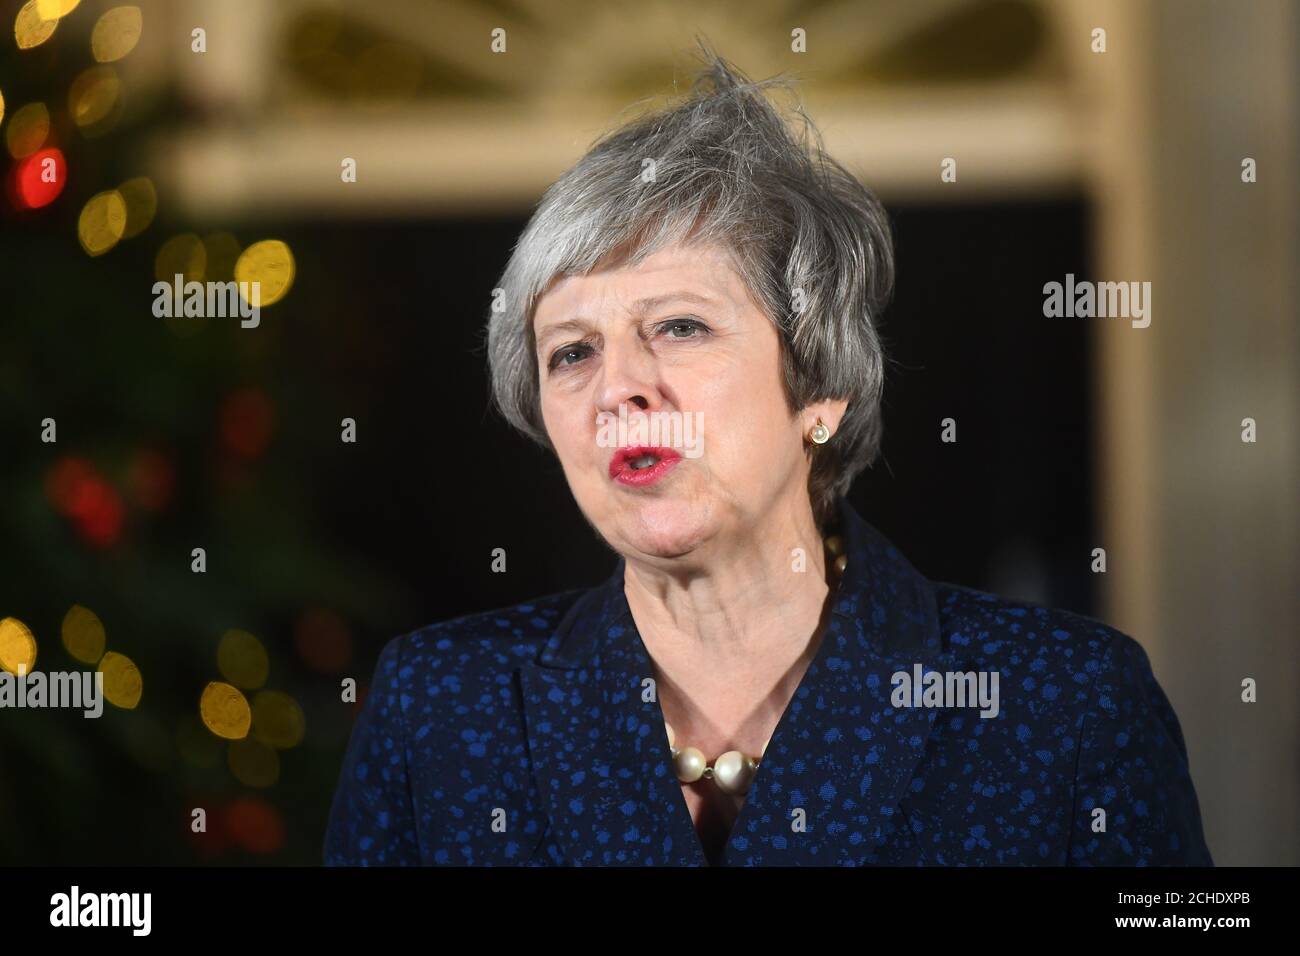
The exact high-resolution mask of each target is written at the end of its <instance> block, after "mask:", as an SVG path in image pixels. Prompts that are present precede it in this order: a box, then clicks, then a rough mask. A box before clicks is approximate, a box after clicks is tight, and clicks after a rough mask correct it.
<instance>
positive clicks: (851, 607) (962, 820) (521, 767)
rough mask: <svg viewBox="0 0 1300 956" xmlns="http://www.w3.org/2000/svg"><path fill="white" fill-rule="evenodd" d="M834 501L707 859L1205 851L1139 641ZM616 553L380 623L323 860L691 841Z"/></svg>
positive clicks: (689, 849)
mask: <svg viewBox="0 0 1300 956" xmlns="http://www.w3.org/2000/svg"><path fill="white" fill-rule="evenodd" d="M840 520H841V534H842V535H843V536H844V538H845V541H846V547H847V552H848V567H847V569H846V571H845V573H844V575H843V576H842V578H841V582H840V587H839V591H838V593H837V595H836V597H835V599H834V600H835V604H834V610H833V614H832V616H831V619H830V623H829V625H828V629H827V631H826V633H825V636H824V638H823V640H822V643H821V646H820V647H819V648H818V650H817V654H816V657H815V659H814V661H813V662H812V664H811V665H810V666H809V668H808V670H807V672H806V673H805V675H804V677H803V680H802V682H801V683H800V685H799V687H798V690H797V691H796V693H795V695H794V697H793V699H792V700H791V701H790V704H789V706H788V707H787V709H786V711H785V713H784V714H783V715H782V717H781V720H780V722H779V723H778V725H777V727H776V730H775V732H774V734H773V735H772V739H771V742H770V743H769V745H768V749H767V751H766V753H765V754H764V756H763V759H762V762H761V763H760V764H759V768H758V772H757V774H756V775H755V777H754V780H753V784H752V786H751V788H750V790H749V793H748V797H747V799H746V801H745V803H744V806H743V808H742V810H741V812H740V815H739V816H738V817H737V819H736V821H735V824H734V826H733V827H732V830H731V834H730V836H729V838H728V841H727V844H726V848H725V851H724V853H723V857H722V864H723V865H727V866H792V865H814V866H841V865H848V866H856V865H870V864H884V865H941V866H954V865H973V866H978V865H998V864H1002V865H1049V866H1063V865H1102V866H1143V865H1206V866H1208V865H1212V861H1211V859H1210V853H1209V850H1208V849H1207V847H1206V844H1205V838H1204V836H1203V834H1202V829H1201V818H1200V809H1199V807H1198V804H1197V799H1196V793H1195V790H1194V789H1193V786H1192V781H1191V778H1190V775H1189V772H1188V763H1187V753H1186V747H1185V745H1184V743H1183V737H1182V732H1181V730H1180V728H1179V724H1178V719H1177V717H1176V716H1175V715H1174V711H1173V709H1172V708H1171V706H1170V704H1169V701H1168V699H1167V698H1166V696H1165V694H1164V692H1163V691H1162V690H1161V688H1160V686H1159V684H1157V682H1156V679H1155V677H1154V676H1153V674H1152V672H1151V666H1150V662H1149V660H1148V658H1147V655H1146V653H1145V652H1144V651H1143V650H1142V648H1141V647H1140V646H1139V645H1138V644H1137V642H1135V641H1134V640H1133V639H1132V638H1130V637H1128V636H1126V635H1124V634H1122V633H1120V632H1119V631H1117V630H1115V629H1114V628H1111V627H1108V626H1106V625H1105V624H1102V623H1100V622H1098V621H1095V620H1092V619H1090V618H1086V617H1082V616H1080V615H1076V614H1072V613H1069V612H1066V611H1059V610H1050V609H1047V608H1043V607H1039V606H1036V605H1032V604H1023V603H1018V602H1014V601H1008V600H1004V599H1002V598H998V597H995V596H993V595H990V594H985V593H982V592H979V591H974V590H971V589H968V588H964V587H958V586H955V585H951V584H943V583H936V582H931V581H928V580H927V579H926V578H924V577H922V576H921V575H920V574H919V573H918V572H917V571H916V570H915V569H914V568H913V567H912V566H911V565H910V564H909V563H908V561H907V560H906V559H905V558H904V557H903V556H902V555H901V554H900V553H899V552H898V551H897V550H896V549H895V548H894V547H893V545H891V544H890V543H889V541H888V540H886V539H885V538H884V537H883V536H882V535H881V534H880V532H878V531H876V530H875V529H874V528H872V527H871V526H870V525H869V524H867V523H866V522H865V521H864V520H863V519H862V518H861V517H860V516H859V515H858V514H857V513H856V511H854V510H853V508H852V507H851V506H850V505H849V504H848V502H847V501H841V503H840ZM623 568H624V565H623V561H622V560H620V561H619V562H618V565H617V567H616V569H615V571H614V573H613V574H612V575H611V577H610V578H609V580H608V581H607V582H606V583H605V584H603V585H601V586H599V587H596V588H592V589H589V590H575V591H568V592H564V593H561V594H555V595H551V596H548V597H544V598H540V599H538V600H534V601H529V602H527V603H525V604H519V605H516V606H514V607H510V608H506V609H503V610H499V611H490V612H485V613H479V614H471V615H469V616H466V617H462V618H459V619H457V620H453V621H448V622H445V623H441V624H435V625H433V626H430V627H426V628H423V629H421V630H418V631H415V632H413V633H411V634H407V635H405V636H403V637H399V638H396V639H394V640H392V641H390V642H389V643H388V644H387V645H386V646H385V647H384V649H383V651H382V653H381V654H380V657H379V661H378V664H377V666H376V669H375V675H374V680H373V682H372V684H371V688H370V691H369V693H368V695H367V696H366V698H365V700H364V703H363V706H362V708H361V712H360V715H359V716H358V718H357V721H356V724H355V726H354V728H353V731H352V736H351V740H350V742H349V744H348V750H347V755H346V757H345V760H344V764H343V768H342V771H341V774H340V779H339V785H338V789H337V791H336V793H335V795H334V800H333V805H332V808H331V812H330V819H329V826H328V831H327V833H326V837H325V848H324V849H325V853H324V856H325V862H326V864H328V865H368V866H375V865H481V866H491V865H533V866H551V865H574V864H579V865H595V866H601V865H606V866H665V865H667V866H703V865H706V860H705V856H704V851H703V848H702V846H701V844H700V841H699V839H698V837H697V836H696V833H695V829H694V826H693V824H692V822H691V817H690V813H689V811H688V809H687V806H686V802H685V800H684V798H683V795H682V792H681V785H680V784H679V783H678V781H677V779H676V777H675V775H674V773H673V768H672V762H671V756H670V754H669V749H668V739H667V736H666V732H665V730H664V721H663V716H662V712H661V710H660V707H659V703H658V701H657V699H651V700H648V701H647V700H645V699H644V697H645V696H646V695H644V694H643V684H642V682H643V679H644V678H646V677H651V676H653V674H654V671H653V669H652V667H651V664H650V659H649V657H648V655H647V653H646V650H645V645H644V644H643V643H642V641H641V638H640V636H639V635H638V633H637V630H636V625H635V623H634V622H633V620H632V615H631V612H630V610H629V608H628V604H627V599H626V596H625V595H624V592H623ZM918 664H919V665H921V670H920V671H919V672H918V671H916V669H915V668H916V665H918ZM931 671H935V672H938V674H939V675H940V676H943V675H948V674H959V673H970V672H975V673H978V672H984V673H985V674H986V675H988V674H991V673H992V672H996V673H997V675H998V684H997V686H998V689H999V701H998V711H997V714H996V716H988V717H985V716H981V713H988V712H989V711H990V708H985V709H984V710H983V711H981V710H980V709H979V707H978V705H976V706H964V707H963V706H959V704H960V703H961V701H960V700H958V699H956V698H950V699H948V700H940V699H939V698H938V696H937V693H938V692H937V691H935V694H934V695H930V696H929V697H928V698H927V697H922V696H909V695H908V694H907V692H906V688H905V687H904V685H903V684H902V681H901V678H896V677H895V675H897V674H900V673H905V674H908V675H915V674H918V673H919V674H928V673H929V672H931ZM937 679H938V678H937V677H936V678H928V679H926V680H923V683H924V684H926V686H928V687H932V686H933V682H934V681H935V680H937ZM945 683H946V682H945ZM990 683H991V681H990ZM952 686H953V688H954V689H956V687H957V686H958V682H957V681H953V682H952ZM913 693H914V694H916V695H919V694H920V690H919V689H918V690H916V691H914V692H913ZM927 700H928V701H929V702H932V703H936V704H937V703H946V704H949V705H952V706H926V703H927ZM900 702H901V703H900ZM966 703H967V704H970V703H972V702H971V701H969V700H968V701H967V702H966ZM917 704H921V706H917ZM905 705H910V706H905Z"/></svg>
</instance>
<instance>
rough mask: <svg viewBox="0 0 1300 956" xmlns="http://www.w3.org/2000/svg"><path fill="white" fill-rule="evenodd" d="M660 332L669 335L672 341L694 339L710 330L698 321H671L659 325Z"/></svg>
mask: <svg viewBox="0 0 1300 956" xmlns="http://www.w3.org/2000/svg"><path fill="white" fill-rule="evenodd" d="M659 331H660V332H662V333H665V334H667V335H668V337H669V338H670V339H693V338H696V337H697V333H699V334H703V333H705V332H708V331H709V329H708V327H707V326H706V325H705V324H704V323H703V322H700V321H698V320H696V319H669V320H668V321H667V322H661V323H659Z"/></svg>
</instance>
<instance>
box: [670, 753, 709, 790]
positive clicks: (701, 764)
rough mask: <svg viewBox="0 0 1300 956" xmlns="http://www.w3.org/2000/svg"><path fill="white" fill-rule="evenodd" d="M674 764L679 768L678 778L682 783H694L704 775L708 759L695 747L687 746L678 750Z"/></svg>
mask: <svg viewBox="0 0 1300 956" xmlns="http://www.w3.org/2000/svg"><path fill="white" fill-rule="evenodd" d="M673 764H674V765H675V767H676V769H677V779H678V780H680V781H681V782H682V783H694V782H695V781H696V780H699V779H700V777H702V776H704V768H705V767H706V766H707V765H708V761H706V760H705V759H704V754H702V753H700V751H699V750H697V749H696V748H695V747H687V748H686V749H684V750H679V751H677V755H676V756H675V757H673Z"/></svg>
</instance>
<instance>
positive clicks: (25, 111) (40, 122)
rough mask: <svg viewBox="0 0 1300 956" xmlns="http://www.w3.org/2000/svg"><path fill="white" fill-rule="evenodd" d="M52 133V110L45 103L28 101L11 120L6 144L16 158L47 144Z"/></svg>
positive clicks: (6, 131)
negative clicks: (47, 139) (46, 139)
mask: <svg viewBox="0 0 1300 956" xmlns="http://www.w3.org/2000/svg"><path fill="white" fill-rule="evenodd" d="M49 135H50V111H49V110H48V109H46V108H45V104H44V103H28V104H27V105H26V106H24V107H22V108H21V109H19V110H18V112H17V113H15V114H14V115H13V116H12V117H11V118H10V120H9V128H8V129H6V130H5V145H6V146H8V147H9V155H10V156H12V157H13V158H14V159H22V158H23V157H24V156H30V155H31V154H32V153H34V152H36V151H37V150H38V149H40V148H41V147H42V146H44V145H45V138H46V137H47V136H49Z"/></svg>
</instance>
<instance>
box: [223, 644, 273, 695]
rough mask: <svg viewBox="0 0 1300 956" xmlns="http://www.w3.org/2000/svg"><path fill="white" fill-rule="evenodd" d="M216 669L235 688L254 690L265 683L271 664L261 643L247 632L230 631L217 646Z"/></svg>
mask: <svg viewBox="0 0 1300 956" xmlns="http://www.w3.org/2000/svg"><path fill="white" fill-rule="evenodd" d="M217 669H218V670H219V671H221V676H222V677H224V678H225V679H226V680H228V681H230V683H232V684H234V685H235V686H236V687H243V688H245V689H246V690H256V689H257V688H259V687H261V686H262V685H263V684H265V683H266V678H267V675H268V674H269V673H270V672H271V662H270V660H269V659H268V658H267V656H266V648H264V647H263V646H262V642H261V641H259V640H258V639H257V638H255V637H254V636H253V635H252V634H249V633H248V632H247V631H240V630H230V631H226V633H225V634H223V635H221V643H220V644H218V645H217Z"/></svg>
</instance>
